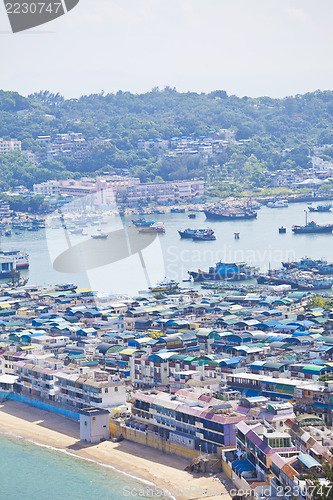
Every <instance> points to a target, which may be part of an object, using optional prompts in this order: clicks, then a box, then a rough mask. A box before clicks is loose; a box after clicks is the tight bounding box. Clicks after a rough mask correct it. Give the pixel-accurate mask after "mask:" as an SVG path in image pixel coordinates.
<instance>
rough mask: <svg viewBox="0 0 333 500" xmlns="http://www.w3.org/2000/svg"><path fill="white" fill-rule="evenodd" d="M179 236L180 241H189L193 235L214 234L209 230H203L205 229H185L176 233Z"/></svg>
mask: <svg viewBox="0 0 333 500" xmlns="http://www.w3.org/2000/svg"><path fill="white" fill-rule="evenodd" d="M178 233H179V236H180V237H181V238H182V239H190V238H193V236H195V235H202V234H206V233H208V234H214V231H213V229H210V228H205V229H193V228H190V227H188V228H187V229H184V230H183V231H178Z"/></svg>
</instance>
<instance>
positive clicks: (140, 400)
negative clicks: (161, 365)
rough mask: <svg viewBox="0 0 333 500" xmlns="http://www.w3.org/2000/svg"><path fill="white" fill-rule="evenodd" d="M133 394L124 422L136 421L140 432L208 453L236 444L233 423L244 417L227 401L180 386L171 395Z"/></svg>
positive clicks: (130, 423)
mask: <svg viewBox="0 0 333 500" xmlns="http://www.w3.org/2000/svg"><path fill="white" fill-rule="evenodd" d="M132 398H133V404H132V417H131V418H130V419H129V420H128V421H126V426H128V427H132V426H133V427H134V428H136V427H137V426H136V423H138V425H139V428H140V429H141V428H142V432H152V433H153V434H155V435H156V436H157V437H160V438H162V439H165V440H167V441H169V442H174V443H178V444H181V445H183V446H185V447H188V448H191V449H194V450H199V451H202V452H203V453H207V454H217V452H218V449H219V448H223V447H228V446H232V445H235V444H236V435H235V429H234V425H235V424H236V423H238V422H240V421H241V420H244V419H245V417H244V415H242V414H240V413H237V412H235V411H233V410H232V409H230V405H226V404H223V402H221V401H219V400H217V399H214V398H211V397H207V396H201V395H199V394H197V395H196V394H194V393H191V392H187V391H183V390H180V391H177V392H176V393H175V394H173V395H171V394H168V393H165V392H160V393H157V394H152V393H151V394H144V393H142V392H136V393H134V394H133V396H132ZM140 426H141V427H140Z"/></svg>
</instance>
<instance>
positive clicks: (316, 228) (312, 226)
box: [292, 210, 333, 234]
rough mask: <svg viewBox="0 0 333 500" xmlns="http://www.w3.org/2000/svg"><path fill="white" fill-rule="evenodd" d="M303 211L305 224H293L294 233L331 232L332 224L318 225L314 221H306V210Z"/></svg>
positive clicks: (332, 229)
mask: <svg viewBox="0 0 333 500" xmlns="http://www.w3.org/2000/svg"><path fill="white" fill-rule="evenodd" d="M304 212H305V226H293V227H292V232H293V233H294V234H317V233H332V231H333V224H325V225H320V224H316V222H314V221H311V222H308V212H307V210H304Z"/></svg>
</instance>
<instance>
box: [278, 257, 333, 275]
mask: <svg viewBox="0 0 333 500" xmlns="http://www.w3.org/2000/svg"><path fill="white" fill-rule="evenodd" d="M282 266H283V267H284V268H285V269H301V270H304V271H312V272H313V273H315V274H321V275H329V274H333V264H328V262H327V260H325V259H316V260H314V259H309V258H308V257H303V258H302V259H299V260H294V261H291V262H282Z"/></svg>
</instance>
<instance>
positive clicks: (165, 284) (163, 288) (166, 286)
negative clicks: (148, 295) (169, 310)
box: [149, 278, 179, 292]
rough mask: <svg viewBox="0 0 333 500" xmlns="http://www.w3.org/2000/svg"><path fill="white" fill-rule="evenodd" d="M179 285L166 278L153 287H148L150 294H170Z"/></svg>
mask: <svg viewBox="0 0 333 500" xmlns="http://www.w3.org/2000/svg"><path fill="white" fill-rule="evenodd" d="M178 287H179V283H177V281H174V280H167V279H166V278H165V279H164V280H163V281H160V282H159V283H157V284H156V285H155V286H150V287H149V290H150V291H151V292H172V291H175V290H178Z"/></svg>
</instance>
